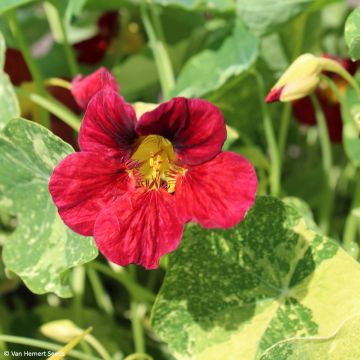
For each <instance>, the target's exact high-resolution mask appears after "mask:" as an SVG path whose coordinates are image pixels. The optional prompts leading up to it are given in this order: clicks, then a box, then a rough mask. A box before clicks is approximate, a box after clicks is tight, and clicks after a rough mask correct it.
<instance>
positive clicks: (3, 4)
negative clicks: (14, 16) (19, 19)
mask: <svg viewBox="0 0 360 360" xmlns="http://www.w3.org/2000/svg"><path fill="white" fill-rule="evenodd" d="M35 1H37V0H1V1H0V14H2V13H4V12H6V11H8V10H11V9H16V8H18V7H20V6H23V5H27V4H30V3H32V2H35Z"/></svg>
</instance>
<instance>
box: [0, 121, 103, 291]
mask: <svg viewBox="0 0 360 360" xmlns="http://www.w3.org/2000/svg"><path fill="white" fill-rule="evenodd" d="M71 152H73V149H72V148H71V146H70V145H68V144H66V143H65V142H63V141H62V140H60V139H59V138H57V137H56V136H54V135H53V134H52V133H51V132H50V131H48V130H47V129H45V128H43V127H41V126H39V125H37V124H35V123H33V122H30V121H27V120H22V119H13V120H11V121H10V122H9V123H8V125H7V126H6V127H5V129H4V131H3V136H2V137H1V138H0V158H1V164H2V166H1V168H0V189H1V190H2V191H3V193H4V196H3V197H2V199H1V205H2V206H5V208H6V209H7V210H9V211H11V213H12V214H14V215H16V216H17V219H18V227H17V228H16V230H15V231H14V232H13V233H12V234H11V235H10V236H9V237H8V238H7V239H6V241H5V244H4V249H3V259H4V264H5V266H6V267H7V268H8V269H9V270H11V271H13V272H15V273H16V274H17V275H19V276H20V277H21V278H22V280H23V281H24V282H25V284H26V285H27V286H28V287H29V288H30V290H31V291H32V292H34V293H37V294H43V293H46V292H54V293H56V294H57V295H59V296H63V297H67V296H70V295H71V289H70V284H69V279H68V276H67V275H68V274H67V271H66V270H68V269H70V268H71V267H74V266H76V265H79V264H83V263H85V262H88V261H90V260H92V259H94V258H95V257H96V256H97V249H96V247H95V245H94V244H93V240H92V239H91V238H86V237H82V236H79V235H77V234H75V233H73V232H72V231H71V230H70V229H69V228H68V227H67V226H66V225H65V224H64V223H63V222H62V220H61V219H60V217H59V215H58V214H57V210H56V207H55V205H54V204H53V202H52V199H51V197H50V194H49V190H48V181H49V178H50V175H51V173H52V170H53V168H54V167H55V166H56V165H57V164H58V163H59V162H60V160H62V159H63V158H64V157H65V156H66V155H67V154H69V153H71Z"/></svg>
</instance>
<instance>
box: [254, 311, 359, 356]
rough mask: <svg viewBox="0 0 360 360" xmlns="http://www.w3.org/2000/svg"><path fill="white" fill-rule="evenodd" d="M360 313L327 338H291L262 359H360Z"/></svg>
mask: <svg viewBox="0 0 360 360" xmlns="http://www.w3.org/2000/svg"><path fill="white" fill-rule="evenodd" d="M359 339H360V315H357V316H354V317H352V318H350V319H348V320H346V321H345V323H344V324H343V325H342V326H341V327H340V328H339V330H338V331H336V333H335V334H334V335H332V336H330V337H327V338H319V337H313V338H307V339H289V340H285V341H281V342H280V343H278V344H276V345H274V346H273V347H272V348H271V349H269V350H268V351H266V353H265V354H263V355H262V356H261V358H260V360H339V359H344V360H345V359H347V360H357V359H360V346H359Z"/></svg>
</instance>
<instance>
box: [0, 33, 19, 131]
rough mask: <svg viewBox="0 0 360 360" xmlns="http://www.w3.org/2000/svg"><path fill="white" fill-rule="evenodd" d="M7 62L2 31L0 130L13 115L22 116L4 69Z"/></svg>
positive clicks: (0, 40) (0, 44)
mask: <svg viewBox="0 0 360 360" xmlns="http://www.w3.org/2000/svg"><path fill="white" fill-rule="evenodd" d="M4 63H5V40H4V37H3V35H2V33H1V32H0V131H1V129H2V128H3V127H4V126H5V124H6V123H7V122H8V121H9V120H10V119H11V118H13V117H18V116H20V108H19V103H18V100H17V97H16V95H15V91H14V88H13V86H12V85H11V82H10V79H9V76H8V75H7V74H6V73H5V72H4V71H3V68H4Z"/></svg>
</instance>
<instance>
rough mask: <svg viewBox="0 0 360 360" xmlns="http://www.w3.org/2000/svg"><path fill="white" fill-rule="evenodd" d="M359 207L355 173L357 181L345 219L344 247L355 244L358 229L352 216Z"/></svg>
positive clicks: (359, 189) (359, 187)
mask: <svg viewBox="0 0 360 360" xmlns="http://www.w3.org/2000/svg"><path fill="white" fill-rule="evenodd" d="M359 207H360V173H359V172H358V173H357V181H356V188H355V195H354V199H353V202H352V205H351V210H350V213H349V215H348V216H347V218H346V222H345V228H344V235H343V243H344V247H345V248H348V247H350V246H351V244H352V243H355V242H356V233H357V230H358V228H359V219H358V218H357V217H356V216H355V215H354V214H353V211H354V210H355V209H357V208H359Z"/></svg>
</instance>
